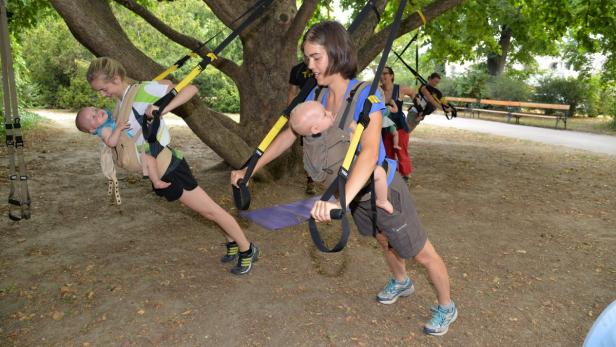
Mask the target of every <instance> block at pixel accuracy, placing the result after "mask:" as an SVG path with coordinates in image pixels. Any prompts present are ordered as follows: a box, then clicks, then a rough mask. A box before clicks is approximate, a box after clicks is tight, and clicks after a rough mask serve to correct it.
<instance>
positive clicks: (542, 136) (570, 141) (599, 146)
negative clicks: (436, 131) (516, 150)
mask: <svg viewBox="0 0 616 347" xmlns="http://www.w3.org/2000/svg"><path fill="white" fill-rule="evenodd" d="M422 123H423V124H428V125H435V126H442V127H448V128H456V129H462V130H468V131H475V132H479V133H486V134H492V135H499V136H506V137H512V138H516V139H522V140H529V141H535V142H541V143H547V144H550V145H556V146H565V147H571V148H576V149H583V150H586V151H590V152H595V153H604V154H609V155H614V156H616V136H609V135H598V134H591V133H584V132H579V131H569V130H557V129H546V128H538V127H532V126H525V125H517V124H507V123H499V122H493V121H486V120H481V119H471V118H454V119H452V120H447V119H446V118H445V117H444V116H442V115H438V114H436V115H430V116H428V117H426V119H424V120H423V122H422Z"/></svg>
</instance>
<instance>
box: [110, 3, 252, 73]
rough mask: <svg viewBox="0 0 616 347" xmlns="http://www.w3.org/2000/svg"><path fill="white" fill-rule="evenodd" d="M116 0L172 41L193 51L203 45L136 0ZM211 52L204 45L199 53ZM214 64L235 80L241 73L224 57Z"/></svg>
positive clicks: (203, 54) (202, 55)
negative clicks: (172, 26)
mask: <svg viewBox="0 0 616 347" xmlns="http://www.w3.org/2000/svg"><path fill="white" fill-rule="evenodd" d="M115 1H116V2H117V3H119V4H121V5H122V6H124V7H126V8H127V9H128V10H130V11H131V12H133V13H135V14H137V15H138V16H139V17H141V18H143V19H144V20H145V21H146V22H147V23H149V24H150V25H151V26H152V27H154V28H155V29H156V30H158V31H159V32H160V33H162V34H163V35H165V36H166V37H167V38H169V39H170V40H171V41H173V42H176V43H178V44H180V45H182V46H184V47H186V48H188V49H190V50H191V51H195V50H197V49H198V48H199V46H200V45H201V42H199V40H197V39H195V38H193V37H191V36H188V35H185V34H182V33H180V32H178V31H176V30H174V29H173V28H171V27H170V26H168V25H167V24H165V23H164V22H163V21H161V20H160V19H159V18H158V17H156V16H155V15H154V14H153V13H152V12H150V11H149V10H148V9H147V8H145V7H143V6H141V5H140V4H138V3H137V2H136V1H135V0H115ZM210 52H211V50H210V49H209V48H208V47H202V48H201V49H199V51H198V52H197V53H199V55H200V56H201V57H205V56H206V55H207V54H208V53H210ZM212 65H213V66H214V67H216V68H217V69H218V70H220V71H221V72H222V73H224V74H225V75H227V76H229V77H230V78H231V79H232V80H234V81H235V80H236V79H237V77H238V74H239V73H240V71H239V67H238V65H237V64H235V63H234V62H233V61H231V60H228V59H225V58H223V57H218V59H216V60H215V61H214V62H212Z"/></svg>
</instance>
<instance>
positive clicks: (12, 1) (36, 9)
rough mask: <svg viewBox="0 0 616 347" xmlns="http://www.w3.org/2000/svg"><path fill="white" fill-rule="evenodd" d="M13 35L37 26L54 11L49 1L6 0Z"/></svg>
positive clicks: (10, 29)
mask: <svg viewBox="0 0 616 347" xmlns="http://www.w3.org/2000/svg"><path fill="white" fill-rule="evenodd" d="M5 3H7V14H8V20H9V31H10V32H11V34H15V33H19V32H21V31H23V30H25V29H28V28H31V27H33V26H35V25H36V24H37V23H38V21H39V20H41V19H43V18H45V17H47V16H49V15H51V14H52V13H53V10H52V8H51V5H50V4H49V1H47V0H5Z"/></svg>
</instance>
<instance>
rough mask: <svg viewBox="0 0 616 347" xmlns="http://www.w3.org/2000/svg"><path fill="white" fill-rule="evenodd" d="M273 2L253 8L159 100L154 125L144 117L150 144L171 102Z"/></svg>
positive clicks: (144, 126)
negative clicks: (164, 111)
mask: <svg viewBox="0 0 616 347" xmlns="http://www.w3.org/2000/svg"><path fill="white" fill-rule="evenodd" d="M272 2H273V0H262V1H260V2H259V3H258V5H255V6H253V8H252V13H251V14H250V16H248V18H246V19H245V20H244V21H243V22H242V23H241V24H240V25H239V26H238V27H237V28H236V29H235V30H233V32H232V33H231V34H229V35H228V36H227V37H226V38H225V39H224V40H223V41H222V42H221V43H220V44H219V45H218V46H217V47H216V48H214V50H213V51H212V52H210V53H208V54H207V55H206V56H205V58H203V60H201V62H199V64H197V66H195V67H194V68H193V69H192V70H191V71H190V73H189V74H188V75H187V76H186V77H185V78H184V79H183V80H182V81H180V83H178V84H177V85H176V86H175V88H173V89H172V90H170V91H169V92H168V93H167V94H166V95H165V96H163V97H162V98H160V99H158V100H157V101H156V102H155V103H154V105H155V106H158V110H156V111H154V112H153V114H152V115H153V119H152V123H151V124H148V122H147V117H143V121H142V123H141V128H142V129H143V137H144V138H145V139H147V140H148V142H149V143H155V142H156V133H157V132H158V127H159V126H160V116H161V111H162V110H164V108H165V107H166V106H167V105H169V103H170V102H171V100H173V98H174V97H175V96H176V95H177V94H178V93H179V92H180V91H181V90H182V89H184V88H185V87H186V86H187V85H189V84H190V83H191V82H192V81H193V80H194V79H195V78H196V77H197V76H198V75H199V74H200V73H201V71H203V70H205V68H206V67H207V66H208V65H209V64H211V63H212V62H213V61H214V60H216V59H217V57H218V54H219V53H220V52H221V51H222V50H223V49H225V48H226V47H227V46H228V45H229V44H230V43H231V41H233V39H235V38H236V37H237V36H238V35H239V34H240V33H241V32H242V31H243V30H244V29H246V27H248V26H249V25H250V24H251V23H252V22H254V21H255V20H256V19H257V18H259V17H261V15H262V14H263V13H264V12H265V10H266V9H267V8H268V7H269V6H270V5H271V4H272Z"/></svg>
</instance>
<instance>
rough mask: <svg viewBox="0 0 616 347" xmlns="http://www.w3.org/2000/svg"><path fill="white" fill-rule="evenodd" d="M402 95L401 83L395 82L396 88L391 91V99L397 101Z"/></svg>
mask: <svg viewBox="0 0 616 347" xmlns="http://www.w3.org/2000/svg"><path fill="white" fill-rule="evenodd" d="M399 97H400V85H399V84H394V89H393V90H392V91H391V99H392V100H394V102H395V101H398V98H399Z"/></svg>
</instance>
